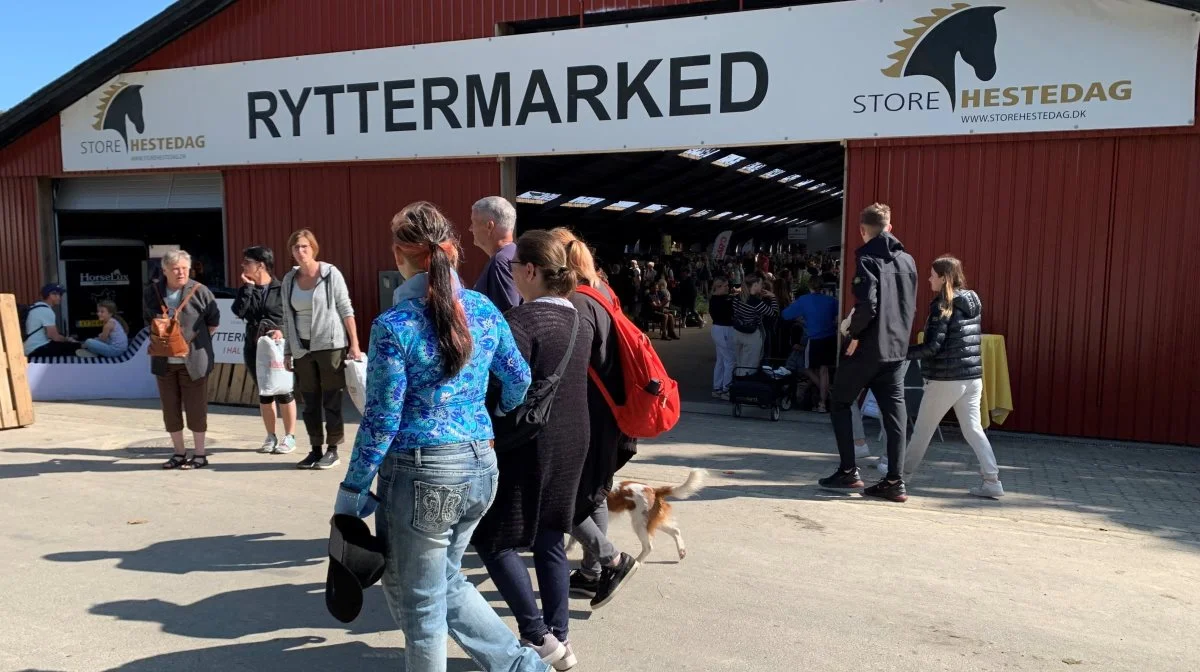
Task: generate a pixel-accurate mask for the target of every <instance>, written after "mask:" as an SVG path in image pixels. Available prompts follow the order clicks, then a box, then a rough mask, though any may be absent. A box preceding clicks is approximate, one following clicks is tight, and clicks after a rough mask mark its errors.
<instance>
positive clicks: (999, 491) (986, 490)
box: [967, 481, 1004, 499]
mask: <svg viewBox="0 0 1200 672" xmlns="http://www.w3.org/2000/svg"><path fill="white" fill-rule="evenodd" d="M967 492H969V493H971V494H972V495H975V496H976V497H987V498H989V499H999V498H1001V497H1003V496H1004V486H1003V485H1001V484H1000V481H984V482H983V484H982V485H977V486H975V487H973V488H971V489H970V490H968V491H967Z"/></svg>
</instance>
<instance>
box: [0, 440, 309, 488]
mask: <svg viewBox="0 0 1200 672" xmlns="http://www.w3.org/2000/svg"><path fill="white" fill-rule="evenodd" d="M0 452H4V453H13V454H28V455H42V456H46V457H48V458H50V459H47V460H46V461H44V462H26V463H23V464H0V480H4V479H7V478H33V477H35V476H48V475H53V474H85V473H91V474H112V473H121V472H130V471H165V470H164V469H163V468H162V463H163V462H165V461H166V458H168V457H170V456H171V449H170V448H168V447H165V446H163V447H140V448H137V449H136V450H135V451H133V452H130V450H129V449H124V448H114V449H111V450H101V449H96V448H5V449H4V450H3V451H0ZM225 452H241V453H245V452H249V451H247V450H246V449H240V448H223V447H221V446H213V447H211V448H209V449H208V454H209V455H210V456H211V457H212V461H211V462H210V463H209V466H208V467H205V468H204V469H202V470H200V471H218V472H219V471H229V472H256V471H279V470H292V471H294V470H295V469H296V464H295V463H296V462H297V461H298V459H295V460H294V459H291V456H290V455H283V456H266V457H265V459H264V461H262V462H252V463H236V464H234V463H222V462H221V453H225ZM60 455H61V456H63V457H77V456H92V457H97V458H108V459H91V460H77V459H58V458H57V457H55V456H60Z"/></svg>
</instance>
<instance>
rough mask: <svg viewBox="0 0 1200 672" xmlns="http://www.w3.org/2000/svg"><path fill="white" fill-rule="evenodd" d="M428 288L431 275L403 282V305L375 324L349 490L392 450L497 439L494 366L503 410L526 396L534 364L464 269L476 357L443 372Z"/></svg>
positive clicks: (365, 483) (366, 484)
mask: <svg viewBox="0 0 1200 672" xmlns="http://www.w3.org/2000/svg"><path fill="white" fill-rule="evenodd" d="M428 288H429V279H428V275H427V274H425V273H420V274H417V275H415V276H413V277H412V278H410V279H409V280H408V281H407V282H405V283H404V284H403V285H401V286H400V287H399V289H398V291H397V293H396V298H397V299H398V301H397V303H396V305H394V306H393V307H392V308H390V309H389V310H388V311H387V312H385V313H383V314H382V315H380V316H379V317H377V318H375V322H374V323H373V324H372V325H371V345H370V348H369V351H368V354H367V394H366V406H365V408H364V410H363V420H362V424H360V425H359V427H358V435H357V436H356V437H355V439H354V452H353V454H352V455H351V456H350V466H349V468H348V469H347V472H346V478H345V480H343V481H342V487H341V489H342V491H344V492H346V493H348V494H362V493H366V492H367V491H368V490H369V489H370V487H371V483H372V481H373V480H374V479H375V475H376V473H377V472H378V470H379V465H380V464H382V463H383V459H384V457H386V456H387V454H388V451H390V450H393V449H394V450H413V449H415V448H418V447H423V446H441V445H447V444H454V443H464V442H468V441H486V440H489V439H492V438H493V437H494V434H493V432H492V420H491V416H490V415H489V414H488V410H487V408H486V406H485V404H484V399H485V397H486V396H487V387H488V374H489V373H491V374H493V375H495V376H496V378H497V379H499V380H500V383H501V386H502V388H503V396H502V399H501V407H502V409H503V410H505V411H510V410H512V409H514V408H516V407H517V406H519V405H521V403H522V402H523V401H524V400H525V392H526V390H528V389H529V384H530V371H529V365H528V364H527V363H526V362H525V359H524V358H523V357H522V356H521V353H520V351H519V350H517V346H516V343H515V342H514V341H513V336H512V331H510V330H509V328H508V323H507V322H505V321H504V317H503V316H502V315H501V314H500V311H499V310H497V309H496V307H495V306H494V305H493V304H492V302H491V301H490V300H488V298H487V297H486V296H484V295H482V294H479V293H477V292H473V291H470V290H466V289H463V288H462V285H461V283H460V282H459V279H458V277H457V275H456V276H455V277H454V289H455V293H456V294H457V296H458V300H459V301H460V302H461V304H462V307H463V311H464V312H465V313H466V318H467V327H468V329H469V330H470V332H471V340H472V348H471V357H470V359H469V360H468V361H467V364H466V366H465V367H463V369H462V371H460V372H459V373H458V375H456V376H453V377H451V378H446V377H445V376H444V375H443V370H442V356H441V352H440V350H439V347H438V340H437V333H436V332H435V330H434V326H433V322H432V321H431V320H430V318H429V316H428V314H427V313H426V299H425V296H426V293H427V291H428ZM347 513H349V512H347Z"/></svg>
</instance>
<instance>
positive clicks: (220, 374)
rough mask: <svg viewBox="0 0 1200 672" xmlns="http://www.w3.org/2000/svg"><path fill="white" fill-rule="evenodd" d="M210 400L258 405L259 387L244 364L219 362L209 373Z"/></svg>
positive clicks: (238, 404)
mask: <svg viewBox="0 0 1200 672" xmlns="http://www.w3.org/2000/svg"><path fill="white" fill-rule="evenodd" d="M208 401H209V403H212V404H228V405H232V406H257V405H258V388H257V387H256V386H255V384H254V378H253V377H252V376H251V375H250V373H249V371H247V369H246V367H245V365H243V364H217V365H216V366H215V367H213V371H212V373H210V374H209V375H208Z"/></svg>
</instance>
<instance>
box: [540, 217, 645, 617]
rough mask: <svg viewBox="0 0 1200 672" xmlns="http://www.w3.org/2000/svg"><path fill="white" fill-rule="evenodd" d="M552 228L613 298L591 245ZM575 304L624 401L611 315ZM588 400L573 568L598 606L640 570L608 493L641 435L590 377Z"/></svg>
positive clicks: (573, 263) (587, 302) (601, 369)
mask: <svg viewBox="0 0 1200 672" xmlns="http://www.w3.org/2000/svg"><path fill="white" fill-rule="evenodd" d="M550 233H551V234H553V235H554V237H555V238H557V239H558V241H559V242H560V243H562V244H563V246H564V247H566V251H567V267H568V268H570V269H571V270H572V271H574V272H575V275H576V276H577V277H578V278H579V284H580V286H586V287H591V288H593V289H595V290H596V291H598V292H600V293H601V294H602V295H604V296H605V297H606V298H607V299H608V300H609V303H612V302H613V299H614V297H615V294H614V293H613V291H612V289H611V288H610V287H609V286H608V285H606V284H605V283H604V282H603V281H602V280H601V279H600V278H599V276H598V275H597V274H596V261H595V259H594V258H593V257H592V253H591V251H590V250H589V249H588V247H587V245H586V244H585V243H584V242H583V241H582V240H580V239H579V238H577V237H576V236H575V234H573V233H571V231H570V230H569V229H565V228H557V229H554V230H552V231H551V232H550ZM571 303H573V304H575V308H576V310H578V311H579V321H580V325H579V326H580V329H581V331H582V332H583V333H588V332H590V333H591V336H592V356H591V360H590V362H589V364H590V366H591V369H592V370H593V371H595V372H596V375H597V376H598V377H599V379H600V381H601V384H603V385H604V386H605V388H606V389H607V390H609V392H610V393H611V394H612V395H613V396H614V397H615V400H616V401H617V402H618V403H624V402H625V391H624V377H623V375H622V371H621V361H620V353H619V351H618V347H617V341H616V337H615V334H614V333H613V320H612V318H611V317H610V316H609V314H608V311H606V310H605V309H604V306H602V305H601V304H600V302H599V301H598V300H596V299H595V298H593V297H591V296H587V295H585V294H583V293H581V292H575V293H574V294H572V295H571ZM587 401H588V420H589V428H590V440H589V445H588V455H587V460H586V461H585V462H584V465H583V474H582V475H581V477H580V480H579V493H578V496H577V497H576V499H575V520H574V525H575V529H573V530H571V537H572V538H573V539H575V540H576V541H578V542H579V543H580V545H581V546H583V562H582V563H581V564H580V566H579V569H577V570H575V571H573V572H571V593H572V594H573V595H576V596H580V597H589V598H591V599H592V603H591V604H592V608H593V609H599V608H600V607H603V606H604V605H606V604H608V603H609V602H610V601H612V599H613V597H614V596H616V594H617V591H618V590H620V589H621V588H622V587H623V586H624V584H625V581H626V580H627V579H628V578H629V577H630V576H632V575H633V573H634V572H636V571H637V569H638V564H637V562H636V561H635V560H634V559H633V557H632V556H630V555H629V554H628V553H624V552H621V551H618V550H617V548H616V546H614V545H613V543H612V542H611V541H609V539H608V492H609V490H612V486H613V475H614V474H616V473H617V471H618V470H619V469H620V468H621V467H623V466H625V463H626V462H628V461H629V460H630V459H631V458H632V457H633V456H634V455H635V454H637V440H636V439H631V438H629V437H628V436H626V435H625V434H624V433H623V432H621V429H620V427H618V426H617V420H616V417H615V416H614V415H613V412H612V409H611V408H609V406H608V402H607V401H606V400H605V398H604V395H603V394H601V392H600V389H599V386H598V384H597V383H596V381H595V380H593V379H592V378H591V377H590V376H589V378H588V390H587Z"/></svg>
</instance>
